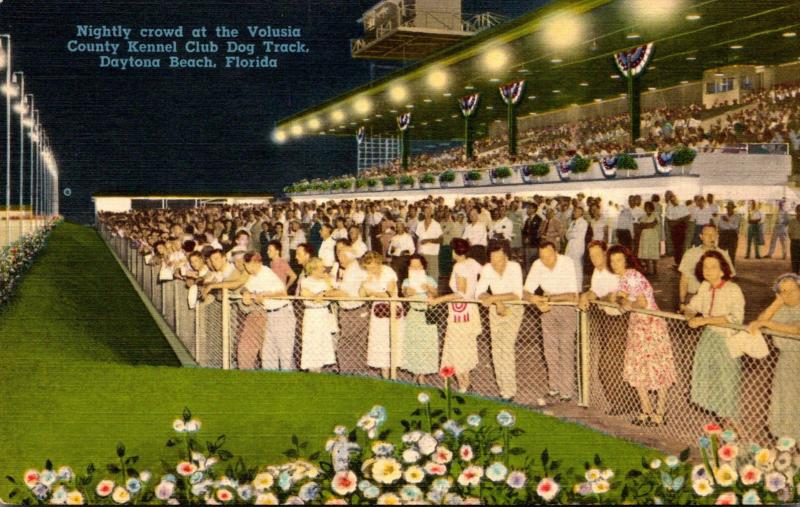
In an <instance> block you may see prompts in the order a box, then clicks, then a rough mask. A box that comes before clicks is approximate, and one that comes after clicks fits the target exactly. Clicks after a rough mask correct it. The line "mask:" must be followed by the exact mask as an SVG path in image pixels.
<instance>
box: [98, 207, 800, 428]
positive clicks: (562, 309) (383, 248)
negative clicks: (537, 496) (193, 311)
mask: <svg viewBox="0 0 800 507" xmlns="http://www.w3.org/2000/svg"><path fill="white" fill-rule="evenodd" d="M686 197H687V196H681V198H679V197H678V196H676V195H675V194H674V193H673V192H669V191H668V192H666V194H665V195H664V196H663V202H662V196H660V195H652V196H649V197H644V196H639V195H632V196H630V197H629V199H628V202H626V203H613V202H609V201H606V200H604V199H602V198H600V197H591V196H589V197H587V196H585V195H583V194H578V195H575V196H573V197H567V196H563V197H556V198H552V197H544V196H534V197H533V198H532V199H530V200H524V199H522V198H520V197H519V196H512V195H505V196H494V197H485V198H466V197H465V198H461V199H458V200H457V201H455V202H454V203H452V204H447V203H446V202H445V200H444V199H443V198H442V197H438V198H435V197H428V198H426V199H423V200H420V201H416V202H405V201H401V200H398V199H391V200H381V201H367V200H364V201H342V202H338V203H335V202H320V203H313V202H312V203H302V204H301V203H298V202H292V201H289V202H282V203H273V204H269V205H265V206H207V207H198V208H192V209H184V210H166V209H163V210H147V211H131V212H128V213H101V214H100V215H99V221H100V223H101V224H102V225H103V226H104V227H108V228H109V229H110V230H111V231H112V233H113V234H114V235H115V236H117V237H121V238H128V239H129V241H130V242H131V245H132V246H133V247H134V248H136V249H137V250H138V252H139V253H140V254H141V255H143V256H144V257H145V261H146V262H147V263H149V264H151V265H154V266H158V267H159V270H160V278H161V279H162V280H172V279H179V280H183V281H184V283H186V285H187V286H188V287H193V288H194V295H195V296H194V297H195V298H196V300H194V301H191V300H190V302H189V303H190V304H200V303H201V302H203V301H207V300H208V298H210V297H213V293H214V292H215V291H218V290H220V289H229V290H233V291H239V292H240V293H241V296H242V301H243V304H245V305H260V306H261V307H263V309H264V311H265V312H267V313H266V324H265V329H266V331H265V332H264V333H262V334H261V335H258V336H257V337H256V341H257V342H258V343H257V350H260V364H261V367H263V368H272V369H294V368H295V367H296V366H295V364H294V359H293V357H292V350H293V347H294V340H295V329H296V319H297V318H298V317H296V315H295V313H294V311H292V309H291V308H292V307H291V304H289V302H288V301H286V300H284V299H281V298H285V297H288V295H290V294H291V295H297V296H303V297H305V298H308V299H306V300H305V312H304V314H303V316H302V326H301V329H302V332H301V333H300V337H299V339H300V340H302V343H303V346H302V350H303V353H302V356H301V359H300V366H299V367H300V368H302V369H306V370H311V371H319V370H320V369H321V368H323V367H326V366H329V365H332V364H335V363H336V362H337V361H338V359H337V357H338V354H339V352H337V351H340V350H341V348H342V347H344V348H348V347H350V348H351V349H352V351H359V350H364V351H367V353H366V354H365V356H366V357H365V358H364V360H365V362H366V364H367V365H368V366H369V367H371V368H375V369H376V370H380V372H381V374H382V375H383V376H388V374H389V366H390V359H389V355H390V342H389V336H390V327H389V326H390V315H391V311H390V306H389V305H388V304H387V303H381V302H373V303H364V302H363V300H362V301H357V300H354V299H353V300H351V302H350V303H349V304H350V306H348V303H347V302H345V301H343V302H342V303H341V304H342V308H341V312H349V313H352V315H351V316H350V317H349V318H348V319H340V321H341V329H340V330H339V329H337V328H338V325H337V324H336V321H335V320H334V319H331V318H329V317H328V315H329V314H330V312H329V310H328V307H329V305H330V302H329V301H327V300H326V298H345V299H346V298H378V299H380V298H386V299H390V298H394V297H397V296H404V297H407V298H412V299H414V300H415V301H416V302H415V303H412V306H411V307H410V309H409V310H408V311H406V312H405V313H403V312H401V315H399V317H400V318H402V320H403V327H402V329H403V330H404V331H403V336H404V337H405V338H403V340H401V343H403V354H402V357H403V362H402V364H401V368H404V369H406V370H408V371H409V372H412V373H413V374H415V375H416V376H417V377H418V379H419V380H420V381H422V380H423V379H424V377H425V376H426V375H430V374H433V373H435V372H436V371H438V367H439V366H440V365H445V364H449V365H453V366H455V368H456V372H458V377H457V381H458V386H459V388H460V389H462V390H465V389H467V388H468V387H469V385H470V375H469V374H470V372H471V371H472V370H473V369H474V368H475V367H476V364H477V354H478V352H477V342H476V337H477V336H478V335H479V334H480V333H481V324H480V319H479V318H477V317H476V316H477V311H478V308H479V306H483V307H485V308H486V309H487V310H488V328H489V334H490V336H491V347H492V362H493V369H494V372H495V381H496V383H497V386H498V388H499V392H500V395H501V396H502V397H503V398H506V399H511V398H513V397H514V396H515V395H516V392H517V378H518V375H517V372H516V366H515V364H516V363H515V357H516V356H515V354H516V353H515V343H516V341H517V339H518V335H519V333H520V326H521V325H522V321H523V318H524V314H523V307H522V306H520V304H519V303H520V302H527V303H529V304H531V305H533V306H535V307H536V308H537V309H538V311H539V319H540V320H541V332H542V336H543V340H544V341H543V347H544V357H545V362H546V363H547V365H548V366H547V376H548V377H547V382H548V386H547V387H548V395H549V396H550V397H551V398H552V399H553V400H554V401H558V400H562V401H567V400H569V399H571V398H572V397H573V396H575V395H576V392H575V389H576V385H575V370H574V364H575V363H574V361H573V360H572V358H574V354H575V343H574V336H575V331H576V330H575V325H576V324H575V318H574V314H573V313H571V312H570V307H569V306H564V305H563V303H565V302H569V303H574V304H577V305H579V306H582V307H586V306H588V305H589V304H591V303H592V302H593V301H597V300H605V301H608V302H613V303H617V304H618V307H619V308H620V310H621V311H623V312H627V311H631V310H658V309H659V304H658V303H657V301H656V298H655V293H654V290H653V287H652V284H651V281H650V279H649V278H648V277H649V276H651V275H652V274H654V270H655V268H656V263H655V262H648V261H657V260H658V259H659V258H660V257H662V256H671V257H673V258H674V269H675V270H677V273H676V275H675V276H676V277H677V278H678V283H677V287H678V297H677V298H674V299H677V301H678V304H677V307H674V308H661V309H662V310H672V311H678V312H681V313H684V314H685V315H686V317H687V319H688V322H689V326H690V327H700V328H704V329H705V330H706V331H704V335H703V336H704V337H707V338H703V339H702V340H701V342H700V345H699V346H698V351H700V350H702V351H703V352H702V354H701V353H700V352H698V353H697V356H696V359H695V364H694V366H693V370H692V392H691V396H692V401H693V403H695V404H697V405H699V406H702V407H705V408H706V409H708V410H710V411H712V412H713V413H715V414H717V415H718V416H719V417H720V418H735V417H736V413H735V410H734V408H735V404H736V399H737V389H738V387H737V385H736V383H735V382H734V381H735V380H736V378H738V377H737V375H738V373H737V372H738V370H737V364H738V363H737V364H734V363H735V362H731V361H727V362H725V361H720V362H714V361H715V360H713V359H710V358H714V357H718V356H719V354H720V349H719V347H720V346H722V347H724V341H720V340H717V339H714V337H715V336H726V335H727V334H730V331H731V330H730V329H729V328H726V327H725V325H727V324H735V323H739V324H741V323H742V321H743V315H744V298H743V297H742V294H741V290H740V289H739V288H738V286H737V285H736V282H735V280H736V278H735V277H736V267H735V266H736V264H735V263H736V259H737V255H736V248H737V245H738V243H739V235H740V234H745V235H747V237H748V239H747V244H748V249H747V252H746V253H747V255H748V256H749V255H750V252H751V248H750V247H751V246H753V247H755V251H754V254H755V256H756V257H759V256H761V253H762V246H761V245H763V243H764V241H763V232H764V230H763V224H764V222H765V216H764V214H763V213H762V211H761V210H760V208H761V207H762V205H761V203H757V202H748V203H746V205H745V207H744V209H742V208H741V207H738V206H737V204H736V203H734V202H725V203H722V206H720V205H719V203H717V202H716V200H715V199H714V196H713V195H707V196H694V197H693V198H691V199H686ZM795 211H796V214H795V215H792V216H790V215H789V213H788V212H787V211H786V210H784V203H778V208H777V212H776V213H775V218H776V219H775V221H774V225H773V224H771V226H772V227H774V228H773V231H772V238H773V240H772V245H771V247H770V251H769V252H768V254H769V255H772V254H774V253H776V252H775V250H776V245H777V244H780V245H781V249H782V252H781V254H782V255H783V257H784V258H786V257H787V253H789V252H787V250H786V240H787V239H788V240H789V244H790V254H791V261H792V263H791V265H792V270H793V273H790V274H787V275H785V276H783V277H781V279H780V280H779V281H778V283H777V284H776V293H777V296H776V299H775V302H774V303H773V304H772V305H771V306H770V307H769V308H767V309H766V310H765V311H764V312H763V313H762V315H761V316H760V317H759V319H758V320H756V321H755V322H753V323H751V324H750V331H751V332H752V333H756V332H757V331H758V330H759V329H765V330H776V331H781V332H791V333H797V332H800V287H798V280H800V276H798V275H797V274H796V273H797V270H798V268H800V206H798V208H797V209H796V210H795ZM608 245H611V246H608ZM662 246H663V248H662ZM643 261H645V262H644V263H645V264H649V266H648V267H649V269H645V267H644V266H643V265H642V264H643ZM584 274H586V275H587V276H584ZM191 297H192V296H191V295H190V298H191ZM441 304H447V312H448V317H447V334H446V336H445V338H444V346H443V348H442V352H441V357H440V354H439V346H438V339H437V335H436V332H435V327H436V326H435V325H432V324H431V323H430V322H427V319H426V313H425V312H426V309H427V308H429V307H432V306H435V305H441ZM415 305H416V306H415ZM365 309H368V310H369V311H364V310H365ZM356 310H358V311H356ZM525 318H527V317H525ZM345 322H347V324H346V325H345ZM431 326H432V327H433V329H432V328H431ZM337 333H339V338H338V339H337V340H336V342H335V344H334V338H333V336H334V335H336V334H337ZM570 337H571V338H570ZM720 343H722V344H723V345H720ZM776 343H777V342H776ZM792 343H794V342H787V344H786V345H785V347H786V349H787V351H788V350H794V349H791V347H790V345H789V344H792ZM776 346H778V345H776ZM352 354H357V352H353V353H352ZM352 354H345V356H348V357H352ZM249 361H250V363H247V364H250V365H251V367H252V366H253V365H255V364H256V361H255V359H254V358H250V360H249ZM780 361H782V362H783V365H782V367H781V368H779V369H780V371H783V372H791V371H796V369H797V368H798V367H800V364H797V354H792V353H790V352H787V353H786V354H783V353H782V354H781V356H780ZM247 364H246V363H242V362H241V360H240V366H244V367H247ZM676 375H677V373H676V368H675V358H674V354H673V350H672V345H671V341H670V337H669V332H668V330H667V324H666V321H664V320H663V319H662V318H659V317H656V316H653V315H652V314H647V313H641V312H638V313H637V312H634V313H633V314H632V315H631V318H630V319H629V323H628V327H627V342H626V345H625V351H624V358H623V368H622V376H623V378H624V380H625V382H627V383H628V384H629V385H630V386H631V387H633V388H635V390H636V392H637V393H638V397H639V403H640V407H641V412H640V413H639V414H638V415H636V417H635V418H634V420H633V422H634V423H635V424H640V425H650V426H655V425H661V424H665V422H666V421H665V410H666V407H667V404H668V399H669V397H670V396H674V395H675V394H674V393H671V391H670V387H671V386H673V384H675V382H676ZM720 375H727V376H728V377H726V378H728V379H729V380H730V382H728V383H724V384H725V385H724V386H722V387H719V386H717V387H715V385H716V384H715V383H714V382H711V381H710V380H709V379H713V378H714V377H719V376H720ZM788 375H791V373H789V374H788ZM775 379H776V380H775V382H778V381H779V377H778V376H777V375H776V377H775ZM780 382H786V379H784V378H780ZM717 384H718V383H717ZM774 391H775V392H779V393H781V396H783V399H782V403H783V405H781V410H780V411H777V412H775V413H774V414H773V415H772V417H773V420H771V424H772V425H773V426H774V427H775V428H780V429H781V430H784V431H783V432H779V433H776V434H789V435H792V436H798V437H800V435H798V434H797V433H798V432H796V430H797V425H796V424H795V423H794V422H793V421H790V420H787V419H786V417H785V414H787V413H792V412H793V410H794V408H789V407H795V408H797V407H800V399H798V398H799V397H798V393H797V391H796V390H795V391H793V392H792V391H791V390H787V389H785V388H784V386H783V385H781V386H776V387H774ZM652 393H656V394H657V396H656V398H655V403H652V401H653V400H652V399H651V394H652ZM540 403H541V404H544V403H546V401H545V400H540ZM787 428H788V429H790V430H791V431H795V433H786V431H785V430H786V429H787Z"/></svg>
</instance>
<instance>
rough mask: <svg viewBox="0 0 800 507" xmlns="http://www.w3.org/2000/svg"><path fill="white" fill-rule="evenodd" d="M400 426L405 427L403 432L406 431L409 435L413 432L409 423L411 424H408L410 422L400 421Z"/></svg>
mask: <svg viewBox="0 0 800 507" xmlns="http://www.w3.org/2000/svg"><path fill="white" fill-rule="evenodd" d="M400 426H402V427H403V431H405V432H406V433H408V432H409V431H411V423H409V422H408V421H406V420H405V419H403V420H402V421H400Z"/></svg>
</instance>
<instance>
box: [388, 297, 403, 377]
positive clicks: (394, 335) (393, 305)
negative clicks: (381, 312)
mask: <svg viewBox="0 0 800 507" xmlns="http://www.w3.org/2000/svg"><path fill="white" fill-rule="evenodd" d="M400 305H402V303H398V302H397V301H394V300H392V301H390V302H389V340H390V341H389V343H390V352H389V378H390V379H392V380H397V368H398V366H399V361H398V359H399V354H400V320H399V319H398V318H397V311H398V309H399V308H400Z"/></svg>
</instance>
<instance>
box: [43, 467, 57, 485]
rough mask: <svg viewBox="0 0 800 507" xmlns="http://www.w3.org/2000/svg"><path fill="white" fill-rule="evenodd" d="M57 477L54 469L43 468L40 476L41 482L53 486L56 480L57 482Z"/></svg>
mask: <svg viewBox="0 0 800 507" xmlns="http://www.w3.org/2000/svg"><path fill="white" fill-rule="evenodd" d="M56 479H57V477H56V474H55V472H53V471H52V470H42V473H41V475H40V476H39V482H41V483H42V484H44V485H45V486H51V485H52V484H53V483H54V482H56Z"/></svg>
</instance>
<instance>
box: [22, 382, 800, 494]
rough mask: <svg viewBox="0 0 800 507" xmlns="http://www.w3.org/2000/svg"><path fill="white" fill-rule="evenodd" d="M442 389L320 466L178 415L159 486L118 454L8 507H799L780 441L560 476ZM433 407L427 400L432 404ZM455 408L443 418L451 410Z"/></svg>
mask: <svg viewBox="0 0 800 507" xmlns="http://www.w3.org/2000/svg"><path fill="white" fill-rule="evenodd" d="M454 373H455V372H453V371H452V369H451V368H450V369H445V368H443V370H442V371H441V372H440V374H441V375H442V376H443V377H444V378H445V388H444V389H441V390H438V397H439V398H441V399H443V400H446V401H448V404H447V407H446V408H437V407H432V404H431V398H432V396H431V394H430V393H428V392H421V393H419V394H418V397H417V399H418V401H419V403H420V405H421V407H420V408H418V409H416V410H415V411H414V412H412V413H411V416H410V417H409V418H408V419H404V420H402V421H401V424H402V426H403V429H404V433H403V434H402V435H401V436H400V438H398V439H394V440H390V439H389V436H390V434H391V431H390V430H389V429H383V427H384V425H385V423H386V421H387V418H388V414H387V412H386V409H385V408H384V407H382V406H380V405H376V406H374V407H372V409H371V410H370V411H369V412H367V413H366V414H364V415H363V416H362V417H361V418H360V419H359V420H358V422H357V423H356V426H355V428H353V429H352V430H348V428H347V427H345V426H336V427H335V428H334V429H333V435H332V436H331V438H329V439H328V441H327V443H326V444H325V456H324V458H321V454H322V453H321V452H317V453H313V454H311V455H309V456H308V459H303V458H302V457H301V455H302V453H303V452H304V450H305V449H307V447H308V442H301V441H300V440H299V439H298V438H297V437H296V436H292V447H291V448H289V449H287V450H286V451H285V452H284V455H285V456H286V457H287V458H288V459H289V460H291V461H288V462H286V463H283V464H281V465H268V466H255V467H248V466H246V465H245V463H244V462H243V460H242V459H241V458H238V459H235V458H234V456H233V454H232V453H231V452H229V451H227V450H226V449H224V444H225V441H226V439H225V436H224V435H223V436H220V437H218V438H217V439H216V440H215V441H214V442H211V441H207V442H206V444H205V445H202V443H201V441H200V439H199V438H198V436H197V434H198V432H199V431H200V429H201V424H200V421H198V420H197V419H194V418H192V414H191V413H190V412H189V410H188V409H186V410H184V413H183V415H182V417H180V418H178V419H176V420H175V421H173V424H172V429H173V430H174V432H175V433H174V434H173V436H172V437H171V438H169V440H167V443H166V445H167V447H168V448H171V449H173V450H174V451H176V456H175V458H173V459H172V460H165V459H162V460H161V463H162V465H161V466H162V468H163V469H162V471H161V475H160V477H158V478H157V477H156V475H154V474H153V472H151V471H150V470H138V469H137V468H136V463H137V462H138V459H139V458H138V456H129V455H127V454H126V449H125V446H124V445H123V444H118V445H117V452H116V455H117V460H115V462H113V463H109V464H108V465H106V466H105V468H104V469H102V470H103V473H102V474H100V473H98V471H97V470H96V469H95V467H94V466H93V465H89V466H88V467H87V468H86V473H85V474H77V473H75V472H73V470H72V469H71V468H69V467H66V466H62V467H59V468H58V469H54V467H53V465H52V463H51V462H49V461H48V462H47V463H46V464H45V467H44V469H42V470H37V469H30V470H27V471H26V472H25V473H24V476H23V479H22V481H20V482H18V481H17V479H15V478H13V477H11V476H8V480H9V481H11V482H12V483H13V484H14V485H15V486H16V487H15V489H14V490H13V491H12V492H11V494H10V499H11V500H12V501H14V502H21V503H26V504H31V503H55V504H82V503H91V504H128V503H130V504H141V503H155V504H172V505H178V504H195V503H205V504H234V503H237V504H257V505H275V504H278V503H281V504H305V503H311V504H327V505H344V504H381V505H386V504H448V505H451V504H466V505H470V504H473V505H474V504H482V503H498V504H533V503H535V504H545V503H552V504H556V503H559V504H603V503H605V504H614V503H624V504H653V503H656V504H660V503H670V504H685V503H692V504H712V503H716V504H730V503H743V504H756V503H762V502H763V503H792V502H797V501H798V494H797V487H798V484H797V483H798V470H799V469H800V454H798V452H797V447H796V443H795V441H794V440H792V439H789V438H783V439H780V440H779V441H778V442H777V445H776V446H775V448H774V449H773V448H761V447H757V446H752V445H743V444H740V443H737V441H736V435H735V434H734V433H733V432H731V431H722V428H719V427H718V426H715V425H709V426H707V427H706V428H705V430H706V435H705V436H703V437H702V438H701V439H700V448H701V450H702V453H701V454H702V461H703V462H702V463H701V464H693V463H690V462H689V461H688V458H689V454H690V453H689V450H688V449H687V450H685V451H683V452H682V453H680V455H679V456H661V457H654V458H647V457H643V458H642V469H641V470H639V469H636V470H630V471H628V472H627V473H625V474H617V473H615V471H614V470H612V469H611V468H608V467H606V466H604V465H603V461H602V459H601V458H600V456H598V455H595V456H594V458H593V461H592V463H589V462H588V461H587V462H586V463H585V464H584V469H583V470H580V471H576V470H575V469H574V468H568V469H566V470H562V467H561V463H560V461H558V460H553V459H551V457H550V455H549V453H548V451H547V449H545V450H543V451H542V452H541V454H540V455H539V456H533V455H528V450H526V449H524V448H522V447H519V446H516V445H514V439H515V438H516V437H519V436H521V435H523V434H524V433H525V431H524V430H523V429H522V428H519V427H517V420H516V417H515V416H514V414H513V413H512V412H510V411H509V410H500V411H499V412H498V413H497V414H495V415H494V417H489V415H488V413H487V411H486V409H482V410H480V411H478V412H477V413H469V411H468V410H466V408H467V407H466V404H467V402H466V400H464V399H463V398H462V397H460V396H458V395H456V396H452V395H451V393H450V388H449V379H450V378H451V377H452V375H453V374H454ZM433 397H436V396H435V395H434V396H433ZM451 399H452V400H453V401H454V402H455V404H456V405H457V406H451V405H450V403H449V402H450V400H451Z"/></svg>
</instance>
